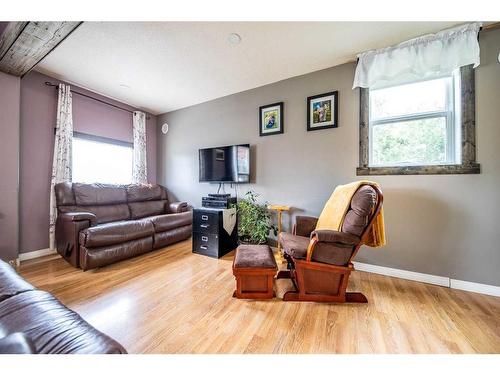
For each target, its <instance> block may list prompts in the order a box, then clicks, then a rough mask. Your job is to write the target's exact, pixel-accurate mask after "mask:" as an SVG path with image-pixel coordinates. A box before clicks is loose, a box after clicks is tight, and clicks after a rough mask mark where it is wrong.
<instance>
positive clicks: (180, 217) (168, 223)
mask: <svg viewBox="0 0 500 375" xmlns="http://www.w3.org/2000/svg"><path fill="white" fill-rule="evenodd" d="M144 220H149V221H151V222H152V223H153V227H154V228H155V232H156V233H158V232H165V231H167V230H170V229H175V228H179V227H183V226H185V225H191V223H192V222H193V213H192V212H191V211H187V212H181V213H179V214H168V215H158V216H151V217H147V218H145V219H144Z"/></svg>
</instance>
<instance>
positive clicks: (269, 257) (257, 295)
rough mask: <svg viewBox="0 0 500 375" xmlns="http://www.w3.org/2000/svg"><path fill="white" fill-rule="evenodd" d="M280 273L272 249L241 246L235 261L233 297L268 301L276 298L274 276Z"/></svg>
mask: <svg viewBox="0 0 500 375" xmlns="http://www.w3.org/2000/svg"><path fill="white" fill-rule="evenodd" d="M276 271H278V266H277V265H276V260H275V259H274V254H273V252H272V250H271V248H270V247H269V246H267V245H240V246H238V248H237V249H236V254H235V256H234V260H233V275H234V277H235V278H236V290H235V291H234V293H233V297H236V298H251V299H268V298H273V297H275V293H274V290H273V280H274V275H276Z"/></svg>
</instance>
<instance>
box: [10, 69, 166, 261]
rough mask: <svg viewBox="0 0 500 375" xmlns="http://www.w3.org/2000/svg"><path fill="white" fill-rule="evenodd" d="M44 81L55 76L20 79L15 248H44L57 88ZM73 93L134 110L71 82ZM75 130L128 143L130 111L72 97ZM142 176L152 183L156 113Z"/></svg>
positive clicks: (130, 139)
mask: <svg viewBox="0 0 500 375" xmlns="http://www.w3.org/2000/svg"><path fill="white" fill-rule="evenodd" d="M45 81H50V82H52V83H58V80H56V79H54V78H51V77H48V76H45V75H43V74H40V73H37V72H31V73H29V74H27V75H26V76H25V77H24V78H23V79H22V80H21V150H20V153H21V160H20V166H21V167H20V168H21V169H20V170H21V174H20V187H21V188H20V214H19V215H20V224H21V233H20V246H19V248H20V252H21V253H24V252H29V251H35V250H40V249H45V248H47V247H48V245H49V244H48V242H49V237H48V233H49V232H48V230H49V193H50V175H51V170H52V153H53V149H54V126H55V122H56V109H57V90H55V89H54V87H49V86H46V85H45V84H44V83H45ZM72 88H73V89H74V90H75V91H78V92H82V93H85V94H87V95H90V96H92V97H95V98H99V99H102V100H105V101H107V102H110V103H113V104H116V105H119V106H120V107H123V108H127V109H129V110H134V108H133V107H130V106H127V105H126V104H123V103H120V102H117V101H113V100H111V99H109V98H104V97H102V96H100V95H97V94H95V93H92V92H90V91H88V90H84V89H82V88H79V87H76V86H72ZM73 126H74V130H75V131H79V132H82V133H87V134H92V135H98V136H102V137H108V138H113V139H118V140H123V141H127V142H133V137H132V115H131V114H130V113H128V112H126V111H122V110H120V109H117V108H113V107H110V106H107V105H105V104H102V103H99V102H97V101H95V100H92V99H88V98H85V97H82V96H79V95H76V94H75V95H73ZM146 143H147V145H146V146H147V155H148V159H147V164H148V180H149V181H151V182H156V154H157V152H156V145H157V141H156V117H155V116H150V119H149V120H147V122H146Z"/></svg>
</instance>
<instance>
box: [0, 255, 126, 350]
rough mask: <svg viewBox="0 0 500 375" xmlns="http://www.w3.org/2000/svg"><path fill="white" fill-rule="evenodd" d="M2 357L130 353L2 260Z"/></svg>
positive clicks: (0, 292)
mask: <svg viewBox="0 0 500 375" xmlns="http://www.w3.org/2000/svg"><path fill="white" fill-rule="evenodd" d="M0 353H1V354H21V353H26V354H32V353H40V354H120V353H123V354H125V353H127V352H126V350H125V349H124V348H123V346H121V345H120V344H119V343H117V342H116V341H115V340H113V339H112V338H110V337H109V336H107V335H105V334H104V333H102V332H100V331H98V330H97V329H95V328H94V327H92V326H91V325H90V324H88V323H87V322H86V321H85V320H83V319H82V318H81V317H80V315H78V314H77V313H76V312H74V311H72V310H70V309H68V308H67V307H66V306H64V305H63V304H62V303H61V302H59V301H58V300H57V299H56V298H55V297H54V296H52V295H51V294H50V293H47V292H44V291H42V290H37V289H36V288H35V287H33V286H32V285H31V284H29V283H28V282H27V281H26V280H24V279H23V278H22V277H21V276H19V275H18V274H17V273H16V272H15V271H14V269H13V268H12V267H11V266H10V265H9V264H7V263H5V262H3V261H1V260H0Z"/></svg>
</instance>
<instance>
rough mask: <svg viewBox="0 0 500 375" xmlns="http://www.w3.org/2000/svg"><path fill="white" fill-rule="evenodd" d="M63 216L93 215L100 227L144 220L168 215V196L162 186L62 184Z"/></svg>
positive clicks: (57, 189) (58, 192) (59, 188)
mask: <svg viewBox="0 0 500 375" xmlns="http://www.w3.org/2000/svg"><path fill="white" fill-rule="evenodd" d="M55 195H56V204H57V208H58V211H59V212H60V213H64V212H91V213H93V214H94V215H96V217H97V223H98V224H103V223H108V222H111V221H120V220H130V219H140V218H142V217H146V216H152V215H160V214H164V213H166V212H167V207H168V205H167V203H168V201H167V192H166V190H165V188H163V187H162V186H160V185H140V184H131V185H110V184H80V183H68V182H64V183H60V184H56V186H55Z"/></svg>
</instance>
